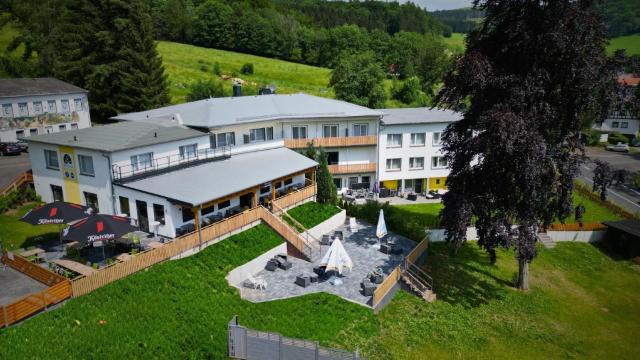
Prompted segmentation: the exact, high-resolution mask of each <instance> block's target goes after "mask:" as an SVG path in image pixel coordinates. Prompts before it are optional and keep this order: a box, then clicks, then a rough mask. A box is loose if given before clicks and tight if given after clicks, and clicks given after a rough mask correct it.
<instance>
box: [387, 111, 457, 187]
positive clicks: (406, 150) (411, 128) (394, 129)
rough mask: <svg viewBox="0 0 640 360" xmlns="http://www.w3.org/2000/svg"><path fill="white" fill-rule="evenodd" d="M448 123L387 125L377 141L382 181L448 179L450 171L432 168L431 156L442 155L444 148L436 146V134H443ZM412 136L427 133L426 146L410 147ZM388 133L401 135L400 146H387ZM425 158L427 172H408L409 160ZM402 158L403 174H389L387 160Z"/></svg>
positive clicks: (401, 169) (392, 172)
mask: <svg viewBox="0 0 640 360" xmlns="http://www.w3.org/2000/svg"><path fill="white" fill-rule="evenodd" d="M447 125H448V123H429V124H410V125H385V127H384V128H383V129H381V131H380V138H379V139H378V149H379V159H380V160H379V165H378V172H379V180H380V181H385V180H400V179H425V178H432V177H445V176H448V175H449V169H433V168H432V167H431V157H433V156H442V152H441V148H442V147H441V146H440V145H435V146H434V145H433V133H434V132H439V133H442V132H443V131H444V129H445V128H446V127H447ZM412 133H426V136H425V145H424V146H411V134H412ZM388 134H402V146H401V147H388V146H387V135H388ZM411 157H424V169H422V170H411V169H409V158H411ZM394 158H400V159H401V163H402V164H401V168H400V171H387V169H386V164H387V159H394Z"/></svg>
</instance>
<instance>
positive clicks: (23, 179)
mask: <svg viewBox="0 0 640 360" xmlns="http://www.w3.org/2000/svg"><path fill="white" fill-rule="evenodd" d="M29 183H33V172H31V170H29V171H25V172H23V173H22V174H20V176H18V177H17V178H16V179H15V180H13V181H12V182H11V183H10V184H9V185H7V186H5V187H4V188H2V190H0V195H6V194H8V193H10V192H12V191H13V190H17V189H20V187H21V186H22V185H24V184H29Z"/></svg>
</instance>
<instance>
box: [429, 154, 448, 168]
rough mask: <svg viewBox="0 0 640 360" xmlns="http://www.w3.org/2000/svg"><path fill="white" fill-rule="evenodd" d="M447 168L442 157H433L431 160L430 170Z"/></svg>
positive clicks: (445, 160) (445, 161)
mask: <svg viewBox="0 0 640 360" xmlns="http://www.w3.org/2000/svg"><path fill="white" fill-rule="evenodd" d="M446 167H447V159H445V158H444V156H433V157H432V158H431V168H433V169H442V168H446Z"/></svg>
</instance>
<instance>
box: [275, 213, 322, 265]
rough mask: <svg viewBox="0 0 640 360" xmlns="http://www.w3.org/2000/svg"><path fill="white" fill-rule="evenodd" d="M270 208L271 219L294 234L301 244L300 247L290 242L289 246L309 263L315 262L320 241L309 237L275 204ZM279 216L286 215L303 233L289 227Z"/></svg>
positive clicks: (318, 254) (307, 232)
mask: <svg viewBox="0 0 640 360" xmlns="http://www.w3.org/2000/svg"><path fill="white" fill-rule="evenodd" d="M272 206H273V208H272V214H273V215H274V216H273V218H274V219H275V220H276V221H278V222H279V223H280V224H281V225H282V226H283V227H286V228H287V229H288V230H290V232H292V233H294V234H296V236H297V237H298V238H299V239H300V242H299V243H301V244H302V246H296V244H295V243H293V242H291V244H292V245H294V246H295V247H296V248H297V249H298V250H299V251H300V252H301V253H302V254H304V255H305V256H306V257H307V259H308V260H309V261H310V262H313V261H314V260H316V259H317V257H319V256H320V253H321V248H320V240H318V239H317V238H315V237H314V236H313V235H311V234H310V233H309V231H308V230H307V229H306V228H305V227H304V226H303V225H302V224H300V223H299V222H298V221H297V220H296V219H294V218H293V217H292V216H291V215H289V214H287V212H286V210H284V209H282V208H280V207H278V206H277V205H275V204H272ZM279 215H283V216H284V215H286V216H287V217H288V218H289V219H291V220H292V221H293V223H294V224H295V225H296V227H297V228H299V229H302V230H303V231H302V232H298V229H296V228H294V227H293V226H291V225H290V224H289V223H287V222H286V221H285V220H284V219H283V218H282V217H280V216H279Z"/></svg>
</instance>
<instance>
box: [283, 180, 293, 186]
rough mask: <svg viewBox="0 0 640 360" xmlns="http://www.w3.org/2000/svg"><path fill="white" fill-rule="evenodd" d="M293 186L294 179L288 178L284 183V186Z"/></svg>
mask: <svg viewBox="0 0 640 360" xmlns="http://www.w3.org/2000/svg"><path fill="white" fill-rule="evenodd" d="M291 184H293V178H288V179H287V180H285V181H284V186H287V185H291Z"/></svg>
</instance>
